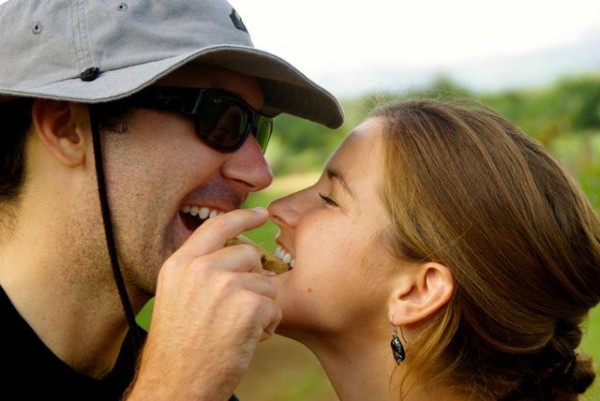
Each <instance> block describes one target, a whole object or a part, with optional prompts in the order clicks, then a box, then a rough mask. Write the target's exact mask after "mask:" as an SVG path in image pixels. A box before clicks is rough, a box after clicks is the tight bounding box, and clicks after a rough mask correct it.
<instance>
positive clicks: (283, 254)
mask: <svg viewBox="0 0 600 401" xmlns="http://www.w3.org/2000/svg"><path fill="white" fill-rule="evenodd" d="M275 256H277V257H278V258H279V259H281V260H282V261H283V263H285V264H288V265H290V267H294V265H295V264H296V260H294V258H293V257H292V255H291V254H290V253H289V252H287V251H286V250H285V249H283V248H282V247H280V246H278V247H277V249H276V250H275Z"/></svg>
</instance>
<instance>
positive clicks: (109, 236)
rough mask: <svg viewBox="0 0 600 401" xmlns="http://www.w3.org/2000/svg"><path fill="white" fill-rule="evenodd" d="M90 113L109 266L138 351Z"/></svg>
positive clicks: (139, 343)
mask: <svg viewBox="0 0 600 401" xmlns="http://www.w3.org/2000/svg"><path fill="white" fill-rule="evenodd" d="M89 113H90V126H91V129H92V141H93V146H94V159H95V166H96V177H97V180H98V196H99V198H100V208H101V210H102V222H103V224H104V235H105V237H106V246H107V249H108V256H109V258H110V264H111V267H112V270H113V275H114V278H115V283H116V284H117V289H118V290H119V296H120V297H121V305H123V310H124V311H125V317H126V318H127V322H128V324H129V328H130V332H131V340H132V342H133V347H134V350H135V351H136V354H137V351H139V349H140V348H141V346H142V339H141V336H140V332H139V329H138V325H137V322H136V320H135V314H134V313H133V308H132V307H131V302H130V301H129V296H128V295H127V289H126V288H125V281H124V280H123V274H122V273H121V268H120V267H119V259H118V257H117V249H116V246H115V239H114V235H113V229H112V220H111V215H110V208H109V205H108V196H107V195H106V181H105V179H104V167H103V162H102V144H101V138H100V128H99V126H98V120H97V118H96V113H95V112H94V106H90V107H89Z"/></svg>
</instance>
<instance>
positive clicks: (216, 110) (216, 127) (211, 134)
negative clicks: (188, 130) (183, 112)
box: [196, 92, 273, 152]
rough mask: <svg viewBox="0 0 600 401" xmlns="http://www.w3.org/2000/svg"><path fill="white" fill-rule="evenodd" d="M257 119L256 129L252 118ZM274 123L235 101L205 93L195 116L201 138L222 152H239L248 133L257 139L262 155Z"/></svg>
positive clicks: (234, 99)
mask: <svg viewBox="0 0 600 401" xmlns="http://www.w3.org/2000/svg"><path fill="white" fill-rule="evenodd" d="M254 115H256V123H255V124H254V125H255V127H253V126H252V125H253V124H252V116H254ZM272 125H273V122H272V120H271V119H270V118H267V117H264V116H261V115H260V114H257V113H256V112H255V111H254V110H252V109H249V108H248V106H246V105H245V104H244V103H242V102H240V101H239V100H238V99H236V98H233V97H232V98H230V97H226V96H222V95H219V94H214V93H210V92H208V93H205V94H204V96H203V99H202V104H201V106H200V110H199V113H197V115H196V127H197V128H196V129H197V133H198V135H199V136H200V138H201V139H202V140H203V141H205V142H206V143H207V144H208V145H210V146H212V147H213V148H215V149H217V150H221V151H225V152H232V151H234V150H237V149H239V147H240V146H242V145H243V143H244V141H245V140H246V138H247V136H248V133H249V131H250V130H253V131H254V132H253V134H254V135H255V136H256V140H257V141H258V143H259V145H260V148H261V149H262V150H263V152H264V151H265V149H266V148H267V144H268V142H269V137H270V136H271V130H272Z"/></svg>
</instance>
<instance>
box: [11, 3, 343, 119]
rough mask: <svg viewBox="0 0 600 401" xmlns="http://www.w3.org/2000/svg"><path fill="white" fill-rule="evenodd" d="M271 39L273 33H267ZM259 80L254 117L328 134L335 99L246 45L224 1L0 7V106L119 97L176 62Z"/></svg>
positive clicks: (336, 112)
mask: <svg viewBox="0 0 600 401" xmlns="http://www.w3.org/2000/svg"><path fill="white" fill-rule="evenodd" d="M274 34H276V33H274ZM194 64H202V65H211V66H218V67H222V68H227V69H230V70H233V71H237V72H241V73H244V74H247V75H250V76H254V77H256V78H257V79H258V81H259V83H260V85H261V87H262V89H263V91H264V95H265V103H264V107H263V109H262V112H263V113H265V114H267V115H271V116H275V115H277V114H279V113H289V114H292V115H295V116H298V117H302V118H306V119H309V120H312V121H315V122H318V123H321V124H324V125H326V126H328V127H330V128H337V127H339V126H340V125H341V124H342V123H343V119H344V115H343V111H342V108H341V106H340V104H339V103H338V101H337V100H336V99H335V97H334V96H333V95H331V94H330V93H329V92H328V91H326V90H325V89H323V88H322V87H320V86H319V85H317V84H316V83H315V82H313V81H312V80H310V79H309V78H307V77H306V76H305V75H304V74H302V73H301V72H300V71H298V70H297V69H296V68H295V67H293V66H292V65H291V64H289V63H288V62H286V61H285V60H283V59H281V58H279V57H277V56H275V55H273V54H271V53H268V52H266V51H263V50H259V49H257V48H255V47H254V45H253V44H252V40H251V39H250V35H249V34H248V31H247V29H246V27H245V25H244V23H243V21H242V19H241V18H240V17H239V15H238V14H237V12H236V11H235V10H234V9H233V8H232V6H231V5H230V4H229V3H227V1H226V0H123V1H114V0H9V1H8V2H6V3H4V4H2V5H0V102H2V101H7V100H10V99H11V98H14V97H40V98H49V99H57V100H68V101H74V102H82V103H99V102H107V101H111V100H116V99H120V98H123V97H127V96H129V95H132V94H133V93H135V92H137V91H139V90H141V89H143V88H145V87H147V86H149V85H151V84H153V83H154V82H156V81H157V80H158V79H160V78H162V77H164V76H165V75H167V74H169V73H170V72H172V71H174V70H176V69H177V68H179V67H181V66H183V65H194Z"/></svg>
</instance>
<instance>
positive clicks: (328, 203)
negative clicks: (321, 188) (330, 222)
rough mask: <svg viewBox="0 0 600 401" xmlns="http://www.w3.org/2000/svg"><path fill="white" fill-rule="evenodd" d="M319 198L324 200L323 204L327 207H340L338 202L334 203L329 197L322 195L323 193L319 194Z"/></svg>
mask: <svg viewBox="0 0 600 401" xmlns="http://www.w3.org/2000/svg"><path fill="white" fill-rule="evenodd" d="M319 197H320V198H321V199H322V200H323V202H324V203H325V204H326V205H327V206H333V207H338V206H339V205H338V204H337V202H336V201H334V200H333V199H331V198H330V197H329V196H327V195H324V194H322V193H321V192H319Z"/></svg>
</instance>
